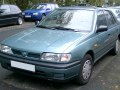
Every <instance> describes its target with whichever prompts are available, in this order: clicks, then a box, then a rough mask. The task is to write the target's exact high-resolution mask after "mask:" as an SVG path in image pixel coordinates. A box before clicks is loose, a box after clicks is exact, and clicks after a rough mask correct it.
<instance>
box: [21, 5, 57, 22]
mask: <svg viewBox="0 0 120 90" xmlns="http://www.w3.org/2000/svg"><path fill="white" fill-rule="evenodd" d="M58 7H59V6H58V4H56V3H41V4H36V5H34V6H33V7H32V8H31V9H28V10H25V11H24V12H23V17H24V19H25V20H27V19H29V20H30V19H31V20H35V21H39V20H41V19H42V18H44V17H45V16H46V15H48V14H49V13H50V12H52V11H53V10H55V9H56V8H58Z"/></svg>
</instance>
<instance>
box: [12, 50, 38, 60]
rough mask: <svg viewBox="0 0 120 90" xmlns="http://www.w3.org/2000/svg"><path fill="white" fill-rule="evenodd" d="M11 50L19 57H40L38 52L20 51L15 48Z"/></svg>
mask: <svg viewBox="0 0 120 90" xmlns="http://www.w3.org/2000/svg"><path fill="white" fill-rule="evenodd" d="M12 52H13V54H14V55H17V56H21V57H26V58H34V59H39V58H40V54H38V53H33V52H26V51H21V50H16V49H12Z"/></svg>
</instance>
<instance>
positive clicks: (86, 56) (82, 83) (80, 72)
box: [77, 54, 93, 85]
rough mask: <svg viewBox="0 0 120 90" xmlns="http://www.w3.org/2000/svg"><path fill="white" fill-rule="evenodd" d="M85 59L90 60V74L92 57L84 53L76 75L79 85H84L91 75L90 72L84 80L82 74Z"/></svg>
mask: <svg viewBox="0 0 120 90" xmlns="http://www.w3.org/2000/svg"><path fill="white" fill-rule="evenodd" d="M86 60H90V61H91V74H92V68H93V59H92V56H91V55H90V54H86V55H85V56H84V58H83V60H82V61H81V65H80V70H79V73H78V76H77V83H78V84H80V85H84V84H86V83H88V81H89V80H90V77H91V74H90V76H89V78H88V79H86V80H85V79H84V78H83V76H82V71H83V65H84V63H85V62H86Z"/></svg>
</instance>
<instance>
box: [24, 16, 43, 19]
mask: <svg viewBox="0 0 120 90" xmlns="http://www.w3.org/2000/svg"><path fill="white" fill-rule="evenodd" d="M26 16H29V17H26ZM23 17H24V19H30V20H41V19H42V16H41V15H23Z"/></svg>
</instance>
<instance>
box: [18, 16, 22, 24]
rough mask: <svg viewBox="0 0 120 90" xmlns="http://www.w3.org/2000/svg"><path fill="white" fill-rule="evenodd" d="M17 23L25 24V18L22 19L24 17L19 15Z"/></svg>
mask: <svg viewBox="0 0 120 90" xmlns="http://www.w3.org/2000/svg"><path fill="white" fill-rule="evenodd" d="M17 24H18V25H21V24H23V19H22V17H18V19H17Z"/></svg>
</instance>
